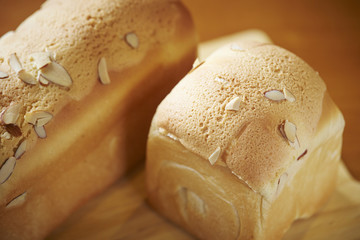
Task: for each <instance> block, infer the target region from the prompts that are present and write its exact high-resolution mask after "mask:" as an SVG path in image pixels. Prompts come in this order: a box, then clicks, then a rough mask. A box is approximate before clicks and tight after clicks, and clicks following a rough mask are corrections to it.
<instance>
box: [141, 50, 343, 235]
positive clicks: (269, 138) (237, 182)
mask: <svg viewBox="0 0 360 240" xmlns="http://www.w3.org/2000/svg"><path fill="white" fill-rule="evenodd" d="M238 44H239V45H240V46H243V47H245V48H246V49H247V47H250V49H248V50H245V52H246V51H248V53H244V52H240V54H239V53H230V52H229V47H231V45H227V46H225V47H224V48H221V49H220V50H218V51H217V52H215V53H214V54H213V55H211V56H210V57H209V59H206V60H205V63H203V64H202V65H201V66H199V67H198V68H197V69H195V70H193V71H192V72H191V73H189V74H188V75H187V76H186V77H185V78H184V79H183V80H182V81H181V82H180V83H179V84H178V85H177V86H176V87H175V88H174V89H173V90H172V92H171V93H170V94H169V95H168V96H167V97H166V99H165V100H164V101H163V102H162V103H161V104H160V105H159V107H158V109H157V112H156V114H155V116H154V118H153V121H152V126H151V129H150V133H149V139H148V147H147V162H146V173H147V176H146V178H147V191H148V196H149V202H150V203H151V205H152V206H153V207H154V208H155V209H156V210H158V211H159V212H160V213H161V214H162V215H164V216H166V217H167V218H169V219H170V220H172V221H173V222H175V223H177V224H179V225H180V226H182V227H183V228H185V229H187V230H188V231H189V232H190V233H192V234H193V235H195V236H196V237H198V238H200V239H266V240H269V239H281V238H282V237H283V235H284V233H285V232H286V231H287V229H289V228H290V226H291V224H292V222H293V221H295V220H296V219H299V218H305V217H309V216H311V215H312V214H314V213H315V212H316V211H317V210H318V209H319V208H320V207H321V206H322V205H323V204H324V203H325V202H326V200H327V199H328V197H329V196H330V194H331V193H332V191H333V190H334V187H335V182H336V177H335V176H336V175H337V174H336V173H337V170H338V165H339V161H340V156H341V146H342V132H343V129H344V119H343V116H342V114H341V112H340V111H339V109H338V108H337V107H336V105H335V104H334V102H333V101H332V100H331V98H330V96H329V94H328V93H327V92H326V89H325V84H324V83H323V81H322V80H321V78H320V77H319V76H318V74H317V73H316V72H315V71H314V70H312V69H311V68H310V67H309V66H308V65H307V64H305V63H304V62H303V61H302V60H300V59H299V58H298V57H296V56H295V55H293V54H290V53H289V52H288V51H286V50H284V49H281V48H279V47H276V46H273V45H261V46H258V45H256V44H254V43H238ZM234 54H237V55H234ZM284 56H287V58H285V59H287V60H288V62H285V59H284ZM254 59H256V61H255V60H254ZM282 60H283V61H282ZM263 61H264V62H263ZM255 63H257V64H255ZM275 63H276V64H275ZM266 64H269V66H268V67H265V66H266ZM274 64H275V66H276V67H277V68H275V67H274ZM276 69H278V71H277V70H276ZM275 70H276V71H275ZM273 71H275V73H274V72H273ZM287 71H288V72H287ZM278 72H280V73H282V74H279V73H278ZM224 73H227V75H225V74H224ZM255 73H257V75H256V74H255ZM244 74H245V75H244ZM218 76H220V77H222V79H223V81H220V83H219V81H217V80H216V77H218ZM224 76H226V78H225V77H224ZM264 76H267V77H266V78H265V77H264ZM290 80H291V81H290ZM289 81H290V83H289ZM226 82H229V83H228V84H229V85H234V86H233V87H231V86H224V83H226ZM284 88H286V89H287V90H289V91H291V93H292V94H293V95H294V96H295V98H296V100H295V102H291V101H292V98H290V100H289V99H283V100H281V101H270V100H271V99H268V98H267V97H266V96H265V94H264V93H265V92H266V91H268V90H272V89H275V90H276V89H281V90H282V91H283V92H285V90H283V89H284ZM229 89H230V90H231V91H230V90H229ZM234 95H242V96H243V98H242V99H243V102H241V104H240V108H239V110H238V111H232V112H227V111H226V110H225V106H226V105H227V104H228V103H229V101H230V100H231V99H233V96H234ZM180 99H181V100H180ZM232 106H233V105H232ZM309 112H311V113H312V115H310V114H309ZM222 114H224V116H222ZM221 116H222V117H221ZM203 117H204V118H203ZM218 118H221V121H219V120H218ZM283 120H289V121H291V122H294V123H295V124H296V127H297V138H298V140H299V145H300V146H296V145H292V144H290V143H289V142H288V141H289V139H287V135H286V136H284V133H283V132H282V131H284V130H282V131H281V130H280V129H281V128H279V126H283V125H282V124H284V123H283V122H282V121H283ZM204 128H206V129H207V131H206V132H205V133H204V132H202V130H203V129H204ZM209 133H211V134H209ZM206 135H208V136H206ZM204 136H206V137H207V138H204ZM288 137H289V138H291V136H288ZM205 139H206V141H205ZM264 141H265V142H264ZM215 146H221V148H222V149H224V147H223V146H226V147H225V150H223V151H222V153H221V154H220V156H219V159H217V160H216V159H215V161H212V160H213V159H212V158H213V157H214V154H212V153H213V151H214V150H215ZM211 154H212V155H211ZM210 155H211V157H210V158H209V156H210ZM214 162H215V163H214Z"/></svg>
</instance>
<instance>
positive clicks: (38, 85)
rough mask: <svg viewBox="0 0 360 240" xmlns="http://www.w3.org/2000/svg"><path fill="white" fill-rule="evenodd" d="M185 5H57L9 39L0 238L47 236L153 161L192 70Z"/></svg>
mask: <svg viewBox="0 0 360 240" xmlns="http://www.w3.org/2000/svg"><path fill="white" fill-rule="evenodd" d="M195 52H196V36H195V32H194V28H193V24H192V20H191V17H190V15H189V13H188V12H187V10H186V9H185V8H184V6H183V5H182V4H181V3H180V2H178V1H172V0H171V1H167V0H150V1H140V0H118V1H112V0H78V1H71V0H49V1H47V2H45V4H44V5H43V6H42V7H41V9H40V10H38V11H37V12H35V13H34V14H33V15H32V16H30V17H29V18H28V19H27V20H26V21H24V22H23V23H22V24H21V25H20V26H19V27H18V28H17V29H16V30H15V31H13V32H9V33H8V34H6V35H4V36H3V37H2V38H1V39H0V78H1V79H0V96H1V98H0V112H1V126H0V131H1V132H0V135H1V142H0V147H1V149H0V239H42V238H44V237H45V236H46V235H47V234H48V233H49V232H50V231H51V230H52V229H54V227H56V226H57V225H59V224H60V223H61V222H62V221H63V220H64V219H65V218H66V217H67V216H68V215H69V214H70V213H71V212H72V211H74V209H76V208H77V207H79V206H80V205H81V204H82V203H84V202H85V201H86V200H87V199H89V198H90V197H92V196H94V195H95V194H97V193H99V192H100V191H102V190H103V189H104V188H106V187H107V186H109V185H110V184H111V183H113V182H114V181H115V180H116V179H118V178H119V177H120V176H121V175H123V174H124V173H125V171H126V170H127V169H129V168H130V167H131V166H134V165H135V164H136V163H138V162H139V161H141V160H143V158H144V156H145V144H146V137H147V133H148V129H149V126H150V121H151V117H152V116H153V114H154V112H155V108H156V106H157V105H158V103H159V102H160V101H161V99H162V98H163V97H164V96H165V94H166V93H167V92H168V91H169V90H170V89H171V88H172V87H173V86H174V85H175V84H176V83H177V81H178V80H179V79H180V78H181V77H182V76H183V75H184V74H185V73H186V72H187V71H188V70H189V69H190V68H191V63H192V62H193V60H194V58H195Z"/></svg>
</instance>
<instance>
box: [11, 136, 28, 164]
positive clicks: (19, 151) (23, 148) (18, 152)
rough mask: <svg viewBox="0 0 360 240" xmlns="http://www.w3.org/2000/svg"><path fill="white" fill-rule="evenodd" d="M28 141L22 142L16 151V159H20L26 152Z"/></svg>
mask: <svg viewBox="0 0 360 240" xmlns="http://www.w3.org/2000/svg"><path fill="white" fill-rule="evenodd" d="M26 142H27V141H26V139H25V140H24V141H22V142H21V143H20V145H19V147H18V148H17V149H16V151H15V155H14V157H15V158H16V159H19V158H20V157H21V156H22V155H23V154H24V153H25V151H26Z"/></svg>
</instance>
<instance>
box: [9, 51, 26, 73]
mask: <svg viewBox="0 0 360 240" xmlns="http://www.w3.org/2000/svg"><path fill="white" fill-rule="evenodd" d="M8 63H9V66H10V67H11V69H12V70H14V72H16V73H18V72H20V71H21V70H23V67H22V65H21V62H20V60H19V58H18V56H17V55H16V53H12V54H10V56H9V61H8Z"/></svg>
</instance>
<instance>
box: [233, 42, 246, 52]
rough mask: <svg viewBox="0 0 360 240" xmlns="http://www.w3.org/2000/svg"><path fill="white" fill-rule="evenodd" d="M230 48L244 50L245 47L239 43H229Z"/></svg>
mask: <svg viewBox="0 0 360 240" xmlns="http://www.w3.org/2000/svg"><path fill="white" fill-rule="evenodd" d="M230 49H231V50H233V51H245V49H244V48H243V47H241V46H240V45H238V44H236V43H233V44H231V45H230Z"/></svg>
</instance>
